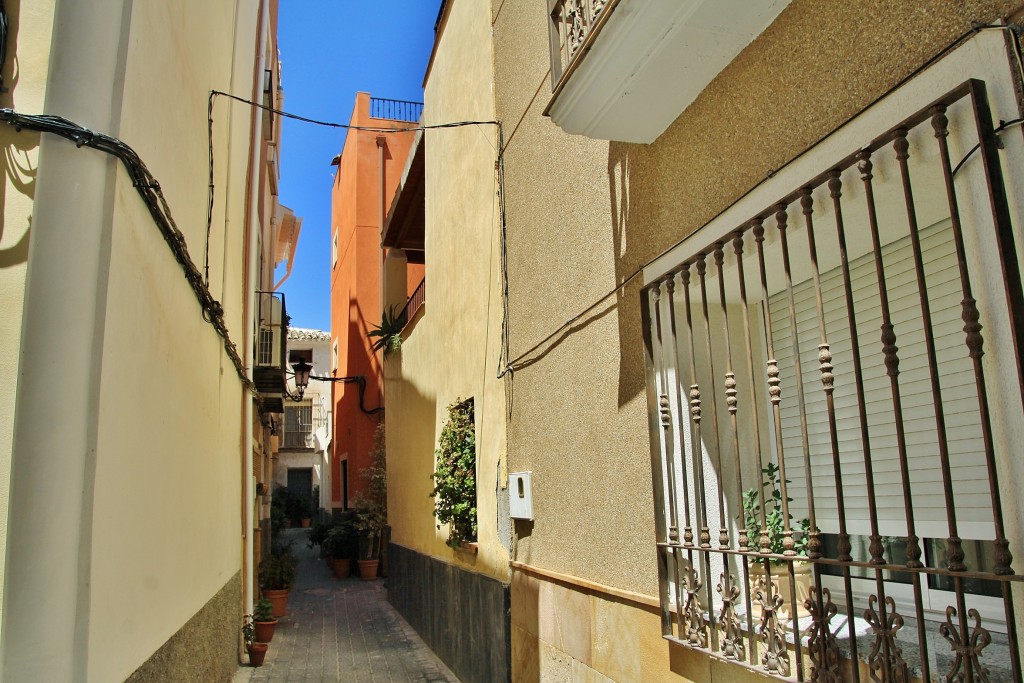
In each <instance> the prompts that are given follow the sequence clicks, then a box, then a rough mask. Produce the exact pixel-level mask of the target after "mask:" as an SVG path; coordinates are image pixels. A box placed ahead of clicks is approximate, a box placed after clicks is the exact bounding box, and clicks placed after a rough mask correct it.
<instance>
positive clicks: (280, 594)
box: [259, 543, 298, 617]
mask: <svg viewBox="0 0 1024 683" xmlns="http://www.w3.org/2000/svg"><path fill="white" fill-rule="evenodd" d="M297 570H298V566H297V563H296V561H295V556H294V555H293V554H292V552H291V543H288V544H280V543H277V544H274V545H273V546H272V547H271V549H270V555H268V556H267V557H265V558H263V561H262V562H260V572H259V577H260V588H261V589H262V591H263V597H265V598H267V599H268V600H270V603H271V605H272V609H273V614H274V616H275V617H283V616H284V615H285V614H286V613H287V608H288V591H289V590H290V589H291V587H292V584H293V583H294V582H295V574H296V572H297Z"/></svg>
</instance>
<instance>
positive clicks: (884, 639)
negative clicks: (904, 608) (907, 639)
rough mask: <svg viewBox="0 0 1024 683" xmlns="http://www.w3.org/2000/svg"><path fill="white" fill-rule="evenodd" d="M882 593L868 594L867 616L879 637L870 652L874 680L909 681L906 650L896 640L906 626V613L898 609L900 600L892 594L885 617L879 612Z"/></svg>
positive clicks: (904, 682)
mask: <svg viewBox="0 0 1024 683" xmlns="http://www.w3.org/2000/svg"><path fill="white" fill-rule="evenodd" d="M877 605H878V596H877V595H871V596H869V597H868V608H867V609H866V610H865V611H864V619H865V620H866V621H867V622H868V624H870V625H871V630H872V631H874V633H875V640H874V642H873V643H872V644H871V652H869V653H868V670H869V671H870V673H871V680H873V681H878V683H883V681H892V683H907V681H909V680H910V669H909V667H908V666H907V662H906V661H905V660H904V659H903V650H902V649H900V647H899V645H898V644H897V641H896V632H897V631H899V630H900V629H901V628H903V617H901V616H900V615H899V613H898V612H897V611H896V602H895V601H894V600H893V599H892V597H890V596H888V595H887V596H886V597H885V608H884V610H883V611H884V612H885V619H884V620H883V619H882V617H881V615H880V614H879V613H878V610H877V609H876V606H877Z"/></svg>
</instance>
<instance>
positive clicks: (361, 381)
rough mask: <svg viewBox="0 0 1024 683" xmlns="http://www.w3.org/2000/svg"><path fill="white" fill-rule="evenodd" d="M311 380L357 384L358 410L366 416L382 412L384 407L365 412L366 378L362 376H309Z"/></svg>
mask: <svg viewBox="0 0 1024 683" xmlns="http://www.w3.org/2000/svg"><path fill="white" fill-rule="evenodd" d="M309 378H310V379H311V380H313V379H315V380H317V381H319V382H338V383H340V384H352V383H355V384H358V385H359V410H361V411H362V412H363V413H365V414H367V415H376V414H377V413H383V412H384V406H377V407H376V408H371V409H369V410H367V408H366V404H365V403H364V402H363V399H364V398H365V397H366V377H364V376H363V375H349V376H347V377H319V376H317V375H310V376H309Z"/></svg>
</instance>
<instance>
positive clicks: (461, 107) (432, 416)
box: [384, 0, 508, 580]
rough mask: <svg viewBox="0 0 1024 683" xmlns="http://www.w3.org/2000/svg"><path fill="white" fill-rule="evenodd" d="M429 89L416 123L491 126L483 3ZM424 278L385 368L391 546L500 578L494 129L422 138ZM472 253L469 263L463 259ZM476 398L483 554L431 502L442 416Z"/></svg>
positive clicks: (444, 44)
mask: <svg viewBox="0 0 1024 683" xmlns="http://www.w3.org/2000/svg"><path fill="white" fill-rule="evenodd" d="M449 4H450V5H451V7H450V8H449V10H448V14H449V15H448V19H447V24H446V27H445V28H444V33H443V35H442V38H441V41H440V43H439V46H438V49H437V52H436V54H435V55H434V59H433V65H432V67H431V71H430V74H429V77H428V81H427V84H426V91H425V93H424V109H423V123H425V124H428V125H429V124H436V123H444V122H449V121H465V120H481V121H488V120H492V119H493V118H494V104H493V101H492V99H491V97H490V93H491V83H492V79H491V49H490V40H489V38H490V20H489V13H488V6H487V4H486V3H482V2H476V1H475V0H456V1H455V2H453V3H449ZM425 143H426V168H425V174H426V175H425V181H426V190H425V191H426V197H425V201H426V278H427V285H426V286H427V290H426V291H427V296H426V304H425V305H424V308H423V309H422V312H421V313H420V314H419V315H418V316H417V317H416V318H415V319H414V320H413V322H412V323H411V324H410V326H409V327H408V328H406V334H405V335H404V336H405V338H406V341H405V342H404V343H403V345H402V351H401V353H400V354H398V355H395V356H392V357H390V358H389V359H388V361H387V362H386V363H385V364H384V374H385V381H386V386H385V398H386V400H387V416H388V419H387V429H388V434H387V443H388V502H389V508H388V515H389V521H390V523H391V526H392V540H394V541H395V542H396V543H399V544H401V545H404V546H407V547H409V548H412V549H413V550H416V551H418V552H421V553H425V554H428V555H432V556H434V557H436V558H439V559H441V560H442V561H445V562H450V563H453V564H458V565H460V566H463V567H464V568H467V569H470V570H472V571H475V572H478V573H482V574H486V575H489V576H493V577H495V578H499V579H502V580H508V554H507V552H506V551H505V548H504V546H503V545H502V541H501V539H500V538H499V537H498V530H497V527H498V522H497V517H496V514H497V497H496V487H497V485H498V484H499V483H500V484H502V485H504V481H505V468H504V461H505V396H504V389H503V386H502V383H501V382H500V381H498V380H497V379H495V375H496V366H497V358H498V350H499V343H500V339H501V315H500V313H501V299H500V289H499V287H498V283H499V265H500V257H499V250H498V239H499V232H498V219H497V216H498V213H497V181H496V174H495V170H494V159H495V148H496V146H497V131H496V129H495V127H494V126H471V127H464V128H448V129H440V130H433V131H427V132H426V138H425ZM469 255H472V257H469ZM470 397H473V398H474V401H475V411H476V434H477V508H478V510H479V516H478V520H479V524H478V526H479V534H478V538H479V543H478V545H479V553H478V554H477V555H475V556H474V555H470V554H468V553H465V552H461V551H454V550H452V549H451V548H449V547H447V546H446V545H445V540H446V539H447V537H448V534H447V529H446V528H445V529H441V530H438V529H436V528H435V525H436V522H435V518H434V512H433V504H434V501H433V499H432V498H430V497H429V495H428V494H429V493H430V491H431V489H432V488H433V483H432V480H431V478H430V475H431V474H432V473H433V468H434V458H433V453H434V449H435V448H436V447H437V438H438V436H439V435H440V433H441V426H442V424H443V422H444V420H445V419H446V417H447V407H448V405H449V404H451V403H453V402H454V401H456V400H457V399H466V398H470Z"/></svg>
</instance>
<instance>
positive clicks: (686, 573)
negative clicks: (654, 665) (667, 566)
mask: <svg viewBox="0 0 1024 683" xmlns="http://www.w3.org/2000/svg"><path fill="white" fill-rule="evenodd" d="M683 581H684V582H685V584H684V585H683V590H684V591H685V592H686V603H685V604H684V605H683V623H682V624H681V628H680V632H681V633H682V634H683V635H684V637H685V638H686V642H687V643H689V644H690V645H694V646H696V647H707V646H708V625H707V621H706V620H705V618H704V610H703V609H701V606H700V589H701V588H702V587H703V586H704V584H703V582H701V580H700V577H699V576H698V575H697V571H696V570H695V569H694V568H693V567H692V566H689V565H688V566H686V567H684V568H683Z"/></svg>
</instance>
